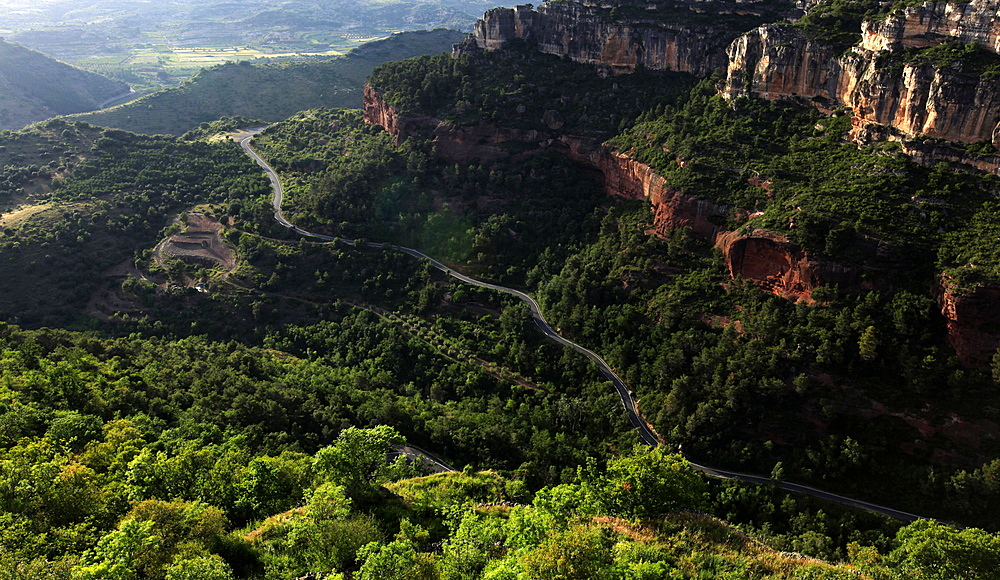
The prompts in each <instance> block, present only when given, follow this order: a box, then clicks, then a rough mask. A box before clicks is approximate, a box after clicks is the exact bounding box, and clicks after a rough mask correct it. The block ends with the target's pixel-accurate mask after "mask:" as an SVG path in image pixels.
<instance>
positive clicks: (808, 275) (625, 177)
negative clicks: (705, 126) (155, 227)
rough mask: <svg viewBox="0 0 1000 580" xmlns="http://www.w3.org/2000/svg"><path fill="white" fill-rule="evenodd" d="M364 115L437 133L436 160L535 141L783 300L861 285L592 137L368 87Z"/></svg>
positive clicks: (657, 226) (459, 159)
mask: <svg viewBox="0 0 1000 580" xmlns="http://www.w3.org/2000/svg"><path fill="white" fill-rule="evenodd" d="M364 117H365V120H366V121H367V122H369V123H372V124H376V125H380V126H381V127H383V128H384V129H385V130H386V131H388V132H389V133H390V134H392V135H393V136H394V137H396V139H397V141H400V140H402V139H405V138H406V137H408V136H409V135H412V134H413V133H415V132H416V131H421V130H422V131H432V132H433V136H434V144H435V148H436V150H437V152H438V155H440V156H441V157H442V158H443V159H445V160H447V161H449V162H451V163H467V162H469V161H471V160H472V159H479V160H480V161H488V160H491V159H498V158H500V157H502V156H505V155H507V153H506V151H505V150H504V149H503V148H502V147H501V144H503V143H504V142H509V141H518V142H522V143H535V144H536V145H537V146H538V148H539V149H542V148H554V149H556V150H558V151H561V152H562V153H564V154H566V155H567V156H568V157H570V158H571V159H573V160H574V161H576V162H577V163H580V164H581V165H583V166H585V167H587V168H589V169H592V170H595V171H596V172H599V173H600V175H601V179H602V181H603V184H604V190H605V192H607V193H608V195H614V196H619V197H624V198H627V199H645V200H648V201H649V203H650V206H651V209H652V212H653V230H652V233H655V234H657V235H661V236H662V235H666V234H667V233H668V232H669V231H671V230H674V229H677V228H689V229H690V230H691V232H692V234H694V235H696V236H698V237H700V238H702V239H704V240H706V241H708V242H709V243H711V244H713V245H715V246H716V247H718V248H720V249H721V250H722V252H723V255H725V257H726V261H727V264H728V266H729V271H730V273H731V274H732V275H733V277H737V276H739V277H743V278H747V279H749V280H752V281H754V282H755V283H757V284H758V285H760V286H761V287H763V288H765V289H767V290H768V291H771V292H774V293H776V294H778V295H780V296H785V297H788V298H792V299H799V298H808V297H809V294H810V292H812V290H813V289H815V288H816V287H818V286H823V285H839V286H842V287H845V288H860V287H862V286H863V285H862V284H861V282H860V280H859V277H858V275H857V272H856V271H854V270H851V269H848V268H842V267H839V266H837V265H832V264H824V263H821V262H818V261H816V260H813V259H812V258H810V257H809V256H808V255H807V254H806V253H805V252H804V251H803V250H802V249H801V248H800V247H799V246H798V245H796V244H794V243H792V242H790V241H789V240H787V239H786V238H783V237H781V236H777V235H775V234H772V233H770V232H766V231H763V230H757V231H753V232H751V233H748V234H738V233H736V232H732V231H729V230H727V229H726V228H725V226H724V224H725V223H726V221H727V216H729V215H730V214H731V213H732V212H733V211H734V209H733V208H731V207H729V206H725V205H719V204H715V203H712V202H710V201H706V200H702V199H697V198H695V197H694V196H691V195H686V194H683V193H681V192H679V191H676V190H673V189H670V188H669V187H668V186H667V184H666V180H665V179H664V178H663V177H662V176H661V175H659V174H657V173H656V172H655V171H653V169H652V168H650V167H649V166H648V165H646V164H644V163H640V162H638V161H636V160H635V159H633V158H632V157H629V156H628V155H624V154H622V153H618V152H616V151H613V150H612V149H610V148H608V147H606V146H604V145H603V144H601V143H600V142H598V141H596V140H595V139H592V138H587V137H576V136H566V135H564V136H562V137H559V138H558V139H555V138H553V137H552V136H550V135H548V134H546V133H543V132H540V131H525V130H516V129H506V128H502V127H500V128H498V127H493V126H491V125H486V124H478V125H473V126H466V127H460V126H453V125H450V124H448V123H443V122H441V121H438V120H437V119H432V118H430V117H420V118H406V117H401V116H400V115H399V113H398V112H397V111H396V110H395V109H394V108H393V107H391V106H390V105H388V104H387V103H386V102H385V101H384V99H383V98H382V95H381V94H379V93H378V91H375V90H373V89H371V87H366V88H365V105H364Z"/></svg>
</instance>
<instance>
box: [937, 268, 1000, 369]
mask: <svg viewBox="0 0 1000 580" xmlns="http://www.w3.org/2000/svg"><path fill="white" fill-rule="evenodd" d="M937 299H938V304H939V305H940V306H941V313H942V314H944V317H945V318H946V319H947V320H948V342H949V344H951V346H952V348H954V349H955V353H956V354H957V355H958V358H959V360H961V361H962V364H964V365H966V366H975V367H985V366H988V365H989V364H990V361H991V359H992V357H993V354H994V353H995V352H997V348H1000V332H998V329H1000V288H995V287H988V286H986V287H984V286H979V287H975V288H972V289H960V288H957V287H956V284H955V282H954V280H952V279H951V278H949V277H948V276H942V277H941V280H940V284H939V286H938V291H937Z"/></svg>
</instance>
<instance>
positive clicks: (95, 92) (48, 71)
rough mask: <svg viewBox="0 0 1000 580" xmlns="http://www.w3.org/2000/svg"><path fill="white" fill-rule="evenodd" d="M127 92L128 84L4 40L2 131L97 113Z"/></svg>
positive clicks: (0, 54)
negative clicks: (91, 112) (106, 103)
mask: <svg viewBox="0 0 1000 580" xmlns="http://www.w3.org/2000/svg"><path fill="white" fill-rule="evenodd" d="M126 91H128V85H126V84H125V83H122V82H118V81H113V80H111V79H108V78H105V77H102V76H100V75H96V74H94V73H90V72H86V71H83V70H80V69H77V68H74V67H72V66H70V65H68V64H64V63H61V62H59V61H57V60H54V59H51V58H49V57H47V56H45V55H44V54H42V53H40V52H36V51H34V50H30V49H27V48H24V47H23V46H21V45H19V44H13V43H9V42H3V41H0V129H20V128H21V127H24V126H25V125H28V124H30V123H34V122H36V121H41V120H43V119H48V118H49V117H52V116H55V115H65V114H69V113H80V112H83V111H89V110H93V109H96V108H98V106H99V105H100V103H101V102H103V101H104V100H106V99H109V98H111V97H113V96H115V95H120V94H122V93H124V92H126Z"/></svg>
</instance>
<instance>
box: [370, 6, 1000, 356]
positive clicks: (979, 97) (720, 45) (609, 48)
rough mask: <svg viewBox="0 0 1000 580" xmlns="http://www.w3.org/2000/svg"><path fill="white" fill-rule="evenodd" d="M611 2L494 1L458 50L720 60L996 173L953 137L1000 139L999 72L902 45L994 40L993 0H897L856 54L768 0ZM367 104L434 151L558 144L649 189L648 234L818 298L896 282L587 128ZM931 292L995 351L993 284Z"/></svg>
mask: <svg viewBox="0 0 1000 580" xmlns="http://www.w3.org/2000/svg"><path fill="white" fill-rule="evenodd" d="M616 4H617V5H618V6H617V7H616V8H611V7H609V6H605V5H602V4H600V3H593V2H589V1H585V2H549V3H546V4H543V5H542V6H539V7H538V8H533V7H531V6H530V5H527V6H518V7H515V8H496V9H492V10H489V11H487V12H486V14H485V15H484V17H483V18H482V19H481V20H480V21H479V22H478V23H477V24H476V26H475V32H474V34H473V35H472V36H470V37H469V39H467V40H466V41H465V42H463V43H461V44H458V45H456V46H455V49H454V56H456V57H458V56H460V55H461V54H463V53H467V52H471V51H477V50H487V51H488V50H495V49H497V48H500V47H502V46H503V45H504V44H505V43H507V42H510V41H511V40H515V39H519V40H522V41H526V42H528V43H530V44H532V45H534V46H536V47H537V50H539V51H541V52H543V53H548V54H554V55H558V56H561V57H564V58H568V59H570V60H573V61H577V62H581V63H586V64H589V65H592V66H594V67H596V68H597V69H598V70H599V71H601V72H602V73H603V74H622V73H627V72H629V71H632V70H637V69H647V70H664V71H665V70H671V71H683V72H688V73H691V74H693V75H695V76H699V77H706V76H708V75H710V74H712V71H713V70H717V69H723V70H724V71H725V80H724V81H722V82H720V84H719V86H720V92H721V93H722V94H723V95H724V96H726V97H727V98H730V99H733V98H739V97H757V98H765V99H781V100H788V101H793V102H796V103H799V104H803V105H807V106H812V107H816V108H818V109H820V110H821V111H823V112H826V113H830V112H833V111H838V110H839V111H845V110H846V111H847V112H848V113H849V114H850V115H851V116H852V126H853V130H852V131H851V132H850V136H849V137H850V139H852V140H853V141H854V142H856V143H858V144H859V145H863V144H871V143H876V142H880V141H897V142H899V143H900V146H901V148H902V151H903V152H904V153H906V154H907V155H908V156H910V157H911V159H913V160H914V161H916V162H918V163H922V164H927V165H930V164H935V163H939V162H942V161H943V162H947V163H951V164H962V165H965V166H968V167H969V168H970V169H972V170H979V171H985V172H990V173H993V174H998V175H1000V154H997V153H996V152H995V151H994V152H993V153H986V154H982V153H972V152H969V151H968V150H967V149H964V148H962V147H956V146H954V145H953V143H959V144H982V143H988V144H992V145H993V147H994V148H995V147H996V146H998V145H1000V123H998V120H1000V82H998V80H997V78H996V77H994V76H993V75H990V74H975V73H974V72H970V71H965V70H962V68H961V67H960V66H958V65H956V64H955V63H944V64H942V63H930V62H926V61H922V60H919V59H918V60H915V61H913V62H907V61H906V58H905V57H906V55H907V54H912V53H911V52H906V51H913V50H917V49H923V48H928V47H934V46H940V45H942V44H945V43H949V42H963V43H976V44H978V46H979V47H981V49H982V50H985V51H989V52H990V53H991V54H995V53H997V52H998V50H1000V24H998V22H997V19H996V18H995V16H996V14H997V11H998V9H1000V2H998V0H971V1H970V2H967V3H961V4H951V3H947V2H925V3H924V4H923V5H920V6H915V7H909V8H905V9H902V10H898V11H896V12H894V13H892V14H890V15H888V16H887V17H885V18H884V19H881V20H876V21H872V22H865V23H863V25H862V30H861V35H860V42H858V43H857V44H856V45H855V46H854V47H853V48H852V49H850V50H848V51H847V52H841V51H838V49H837V48H836V47H835V46H833V45H831V44H827V43H823V42H819V41H814V40H810V39H809V38H807V37H806V35H805V34H804V32H803V31H802V29H801V28H800V27H795V26H792V25H790V24H788V23H787V22H783V23H780V24H763V25H758V23H759V20H760V19H761V18H765V19H767V18H770V19H777V18H778V15H777V13H776V12H774V11H772V10H771V8H770V7H769V4H768V3H767V2H742V3H739V4H738V5H737V4H735V3H733V4H732V5H730V4H727V3H715V4H713V5H712V9H714V10H721V14H719V18H717V19H714V20H713V19H712V18H708V19H706V18H699V16H702V15H704V13H705V11H706V8H705V6H707V4H706V3H701V2H697V1H691V2H687V3H678V4H674V5H671V6H670V7H669V9H667V8H665V7H664V6H665V5H661V4H658V3H654V2H635V3H622V2H619V3H616ZM623 5H624V7H625V8H626V10H625V11H624V12H623V11H621V10H620V9H621V7H622V6H623ZM800 8H805V9H808V6H804V5H803V6H800ZM665 11H668V12H669V14H665ZM799 14H801V13H799ZM783 16H785V17H788V16H796V15H795V14H786V15H783ZM772 21H773V20H772ZM959 64H960V63H959ZM365 118H366V120H367V121H368V122H370V123H374V124H377V125H380V126H382V127H383V128H385V129H386V130H387V131H388V132H389V133H391V134H393V135H394V136H395V137H396V139H397V140H400V141H401V140H403V139H405V138H406V137H407V136H409V135H412V134H414V133H416V132H418V131H423V132H427V131H430V132H431V133H432V134H433V139H434V143H435V146H436V149H437V151H438V154H439V155H440V156H441V157H442V158H444V159H446V160H448V161H450V162H453V163H466V162H469V161H471V160H472V159H479V160H481V161H488V160H492V159H498V158H500V157H503V156H505V155H507V153H506V152H505V150H504V149H503V148H502V147H501V146H500V145H501V144H502V143H505V142H512V141H516V142H521V143H530V144H535V145H536V146H537V148H539V149H542V148H554V149H556V150H559V151H561V152H563V153H564V154H566V155H567V156H568V157H570V158H571V159H573V160H574V161H576V162H577V163H579V164H581V165H583V166H584V167H587V168H588V169H589V170H592V171H594V172H595V173H599V175H600V178H601V179H602V182H603V185H604V189H605V191H606V193H608V194H609V195H614V196H619V197H624V198H627V199H645V200H647V201H648V202H649V203H650V206H651V209H652V213H653V227H652V229H651V230H650V231H651V233H654V234H656V235H665V234H666V233H667V232H669V231H670V230H672V229H676V228H681V227H683V228H689V229H690V231H691V232H692V234H694V235H696V236H698V237H700V238H702V239H704V240H706V241H707V242H709V243H710V244H712V245H713V246H714V247H716V248H718V249H719V250H720V251H721V252H722V254H723V255H724V257H725V260H726V264H727V267H728V269H729V272H730V274H731V275H732V276H733V277H734V278H735V277H742V278H745V279H748V280H751V281H752V282H753V283H755V284H757V285H758V286H760V287H761V288H763V289H765V290H767V291H770V292H773V293H775V294H777V295H779V296H783V297H786V298H789V299H792V300H806V301H811V300H812V299H813V298H812V296H811V294H812V292H813V290H815V289H817V288H819V287H823V286H836V287H840V288H842V289H844V290H847V291H857V290H868V289H886V288H887V284H888V283H887V282H885V281H884V277H880V276H879V275H878V272H874V271H861V270H859V268H857V267H847V266H842V265H839V264H834V263H830V262H825V261H822V260H817V259H815V258H814V257H812V256H810V255H808V253H807V252H805V251H804V250H803V249H802V248H801V247H799V246H798V245H797V244H795V243H794V242H792V241H790V240H789V239H787V238H785V237H783V236H780V235H778V234H775V233H773V232H768V231H764V230H759V229H752V228H749V227H741V228H739V229H738V230H730V229H727V228H726V227H725V224H727V223H728V224H729V225H730V227H732V226H733V225H736V226H739V225H740V222H741V217H740V216H743V219H744V220H745V217H746V215H747V213H748V212H746V211H741V210H740V208H731V207H726V206H719V205H716V204H714V203H712V202H710V201H706V200H701V199H697V198H696V197H694V196H692V195H689V194H687V193H682V192H679V191H675V190H671V189H670V188H669V187H667V186H666V184H665V180H664V179H663V178H662V177H661V176H660V175H658V174H657V173H656V172H655V171H653V169H652V168H651V167H649V166H648V165H645V164H643V163H640V162H638V161H637V160H635V159H633V158H631V157H630V156H628V155H626V154H623V153H620V152H616V151H613V150H611V149H610V148H608V147H606V146H605V145H603V144H601V143H600V142H598V141H596V140H594V139H592V138H585V137H578V136H572V135H566V134H558V133H556V132H554V131H553V132H552V133H548V132H546V131H545V130H544V129H545V124H544V123H540V124H539V127H541V130H524V129H511V128H504V127H496V126H492V125H489V124H485V123H479V124H477V125H474V126H456V125H453V124H449V123H445V122H441V121H440V120H438V119H434V118H431V117H427V116H412V115H406V114H400V112H398V111H396V110H394V109H393V107H392V106H391V105H389V104H388V103H386V102H385V101H384V99H382V98H381V95H380V94H379V93H378V92H377V91H376V90H374V89H372V88H371V87H366V89H365ZM550 128H551V127H550ZM681 162H682V161H680V160H678V163H681ZM929 291H930V292H931V293H932V294H933V295H934V296H936V297H937V298H938V301H939V305H940V307H941V313H942V315H943V316H944V317H945V319H946V320H947V327H948V334H949V342H950V344H951V345H952V346H953V347H954V349H955V351H956V353H957V355H958V357H959V359H960V360H961V361H962V363H963V364H965V365H967V366H973V367H981V366H986V365H988V364H989V362H990V361H989V358H990V356H991V354H992V353H993V352H995V351H996V349H997V347H1000V332H997V331H996V329H995V328H994V327H995V326H998V325H997V324H996V322H997V321H995V320H993V319H994V318H996V315H995V314H993V313H996V312H1000V288H994V287H980V288H974V289H971V290H966V291H957V290H955V289H954V288H953V287H951V286H950V285H949V284H947V283H946V281H945V280H944V279H942V280H941V281H940V282H939V283H938V284H936V285H935V287H933V288H931V289H929Z"/></svg>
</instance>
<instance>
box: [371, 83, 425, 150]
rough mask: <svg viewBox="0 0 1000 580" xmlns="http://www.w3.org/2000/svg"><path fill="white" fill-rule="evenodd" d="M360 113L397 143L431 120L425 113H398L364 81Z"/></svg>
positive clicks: (380, 94)
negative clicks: (392, 137)
mask: <svg viewBox="0 0 1000 580" xmlns="http://www.w3.org/2000/svg"><path fill="white" fill-rule="evenodd" d="M362 114H363V115H364V118H365V121H366V122H368V123H371V124H372V125H378V126H379V127H382V128H383V129H385V130H386V132H387V133H389V134H390V135H392V136H394V137H395V138H396V141H397V143H398V142H402V141H403V140H404V139H406V138H407V137H409V136H410V135H413V134H415V133H416V132H417V131H418V130H419V129H421V128H426V127H428V126H429V125H430V124H431V121H432V119H431V118H430V117H427V116H425V115H402V114H400V113H399V111H397V110H396V108H395V107H393V106H392V105H390V104H389V103H388V102H387V101H386V100H385V99H384V98H382V93H380V92H379V91H377V90H375V89H374V88H372V87H371V85H369V84H368V83H365V88H364V102H363V104H362Z"/></svg>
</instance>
